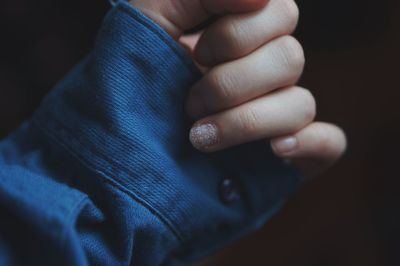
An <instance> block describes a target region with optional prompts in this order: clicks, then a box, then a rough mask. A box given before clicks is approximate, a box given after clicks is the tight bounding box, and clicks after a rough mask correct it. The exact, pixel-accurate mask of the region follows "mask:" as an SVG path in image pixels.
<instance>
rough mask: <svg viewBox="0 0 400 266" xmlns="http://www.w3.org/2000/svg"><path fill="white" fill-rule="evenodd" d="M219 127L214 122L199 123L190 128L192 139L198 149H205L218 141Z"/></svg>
mask: <svg viewBox="0 0 400 266" xmlns="http://www.w3.org/2000/svg"><path fill="white" fill-rule="evenodd" d="M218 139H219V136H218V128H217V126H215V125H214V124H211V123H207V124H199V125H196V126H194V127H193V128H192V130H190V141H191V142H192V144H193V146H194V147H195V148H196V149H199V150H204V149H207V148H210V147H212V146H214V145H215V144H217V143H218Z"/></svg>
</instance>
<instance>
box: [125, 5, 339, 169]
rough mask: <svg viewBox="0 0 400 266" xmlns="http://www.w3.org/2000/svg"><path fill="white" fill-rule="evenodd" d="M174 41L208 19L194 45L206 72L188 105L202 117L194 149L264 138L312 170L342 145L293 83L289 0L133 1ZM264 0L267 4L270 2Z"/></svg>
mask: <svg viewBox="0 0 400 266" xmlns="http://www.w3.org/2000/svg"><path fill="white" fill-rule="evenodd" d="M131 2H132V3H133V5H134V6H136V7H138V8H139V9H141V10H142V11H143V12H144V13H145V14H147V15H148V16H149V17H150V18H152V19H153V20H154V21H155V22H157V23H158V24H159V25H160V26H161V27H163V28H164V29H165V30H166V31H167V32H168V33H170V34H171V35H172V36H173V37H174V38H175V39H176V40H178V39H179V38H180V37H181V35H182V33H183V32H184V31H185V30H187V29H191V28H192V27H194V26H196V25H198V24H199V23H201V22H203V21H205V20H207V19H208V18H210V17H211V16H214V15H218V16H220V18H219V19H218V20H217V21H216V22H215V23H213V24H212V25H211V26H209V27H208V28H207V29H206V30H205V32H204V33H203V34H202V36H201V38H200V40H199V41H198V43H197V44H196V45H195V46H194V52H193V54H194V58H195V60H196V61H197V62H198V63H200V64H202V65H205V66H207V67H209V68H210V70H209V71H208V72H207V73H206V74H205V75H204V77H203V79H202V80H201V81H200V82H198V83H197V84H196V85H195V86H194V87H193V88H192V89H191V91H190V94H189V99H188V104H187V109H188V112H189V114H190V115H191V116H192V117H194V118H197V119H200V120H199V121H198V122H197V123H196V124H195V125H194V127H193V129H192V131H191V135H190V137H191V141H192V143H193V145H194V146H195V147H196V148H198V149H199V150H202V151H205V152H213V151H218V150H221V149H225V148H227V147H231V146H234V145H238V144H242V143H246V142H250V141H254V140H260V139H268V141H270V140H271V139H272V141H271V143H272V147H273V150H274V152H275V153H276V154H277V155H278V156H280V157H282V158H285V159H289V160H291V161H292V162H293V163H294V164H295V165H297V166H298V167H300V168H301V169H302V170H303V171H304V172H305V173H306V174H308V175H313V174H315V173H317V172H319V171H321V170H322V169H324V168H326V167H327V166H330V165H331V164H332V163H334V162H335V161H336V160H337V159H338V158H339V157H340V156H341V155H342V153H343V152H344V150H345V148H346V138H345V136H344V133H343V132H342V130H340V129H339V128H338V127H336V126H334V125H330V124H325V123H315V122H313V121H314V118H315V115H316V104H315V99H314V97H313V96H312V94H311V93H310V92H309V91H308V90H306V89H303V88H300V87H297V86H295V84H296V83H297V81H298V79H299V77H300V76H301V74H302V71H303V67H304V62H305V59H304V53H303V49H302V47H301V45H300V44H299V42H298V41H297V40H296V39H294V38H293V37H290V36H289V35H290V34H291V33H292V32H293V31H294V29H295V27H296V24H297V21H298V9H297V6H296V4H295V2H294V1H293V0H270V1H266V0H164V1H159V0H145V1H142V0H131ZM267 2H268V3H267Z"/></svg>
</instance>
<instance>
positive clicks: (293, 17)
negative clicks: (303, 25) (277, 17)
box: [280, 0, 300, 31]
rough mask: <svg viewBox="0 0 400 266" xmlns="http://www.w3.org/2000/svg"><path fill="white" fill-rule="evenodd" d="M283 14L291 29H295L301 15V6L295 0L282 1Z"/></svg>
mask: <svg viewBox="0 0 400 266" xmlns="http://www.w3.org/2000/svg"><path fill="white" fill-rule="evenodd" d="M280 4H281V8H282V10H283V12H282V13H283V15H284V16H285V20H286V23H287V24H288V26H289V27H290V30H291V31H294V30H295V28H296V26H297V23H298V21H299V17H300V11H299V7H298V6H297V4H296V2H295V1H293V0H283V1H280Z"/></svg>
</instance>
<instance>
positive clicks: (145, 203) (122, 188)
mask: <svg viewBox="0 0 400 266" xmlns="http://www.w3.org/2000/svg"><path fill="white" fill-rule="evenodd" d="M53 120H54V119H53ZM33 122H34V124H35V125H36V126H37V127H38V129H40V131H41V132H42V133H44V134H45V135H47V136H49V137H50V138H51V139H53V141H55V142H56V143H57V144H58V145H60V146H61V147H62V148H63V149H65V150H66V151H67V152H68V153H69V154H70V155H72V157H74V158H75V159H76V160H77V161H78V162H80V163H81V164H82V165H83V166H85V167H86V168H87V169H89V170H90V171H91V172H94V173H96V174H98V175H99V176H100V177H101V178H102V179H103V181H105V182H107V183H108V184H110V185H112V186H113V187H115V188H116V189H118V190H120V191H122V192H124V193H126V194H128V195H129V196H130V197H131V198H133V199H134V200H135V201H136V202H137V203H139V204H141V205H142V206H143V207H145V208H146V209H148V210H149V211H150V212H151V213H152V214H153V215H155V216H156V217H157V218H158V219H159V220H160V221H162V222H163V223H164V224H165V225H166V226H167V227H168V228H169V229H170V230H171V231H172V233H173V234H174V235H175V236H176V237H177V239H179V240H180V241H183V240H184V237H183V236H182V234H181V233H180V232H179V230H178V229H177V227H176V226H175V224H174V223H173V222H172V221H170V220H169V219H168V218H167V217H165V216H164V215H163V214H162V213H161V212H159V211H158V210H157V209H156V208H155V207H153V206H152V204H151V203H149V202H148V201H146V200H145V199H143V198H142V197H140V196H139V194H138V193H137V192H136V191H135V190H134V189H128V188H126V187H125V186H124V185H123V184H121V183H120V182H118V181H117V180H115V179H114V178H112V177H111V176H112V174H111V173H107V172H106V171H105V170H102V169H96V167H95V166H93V165H92V164H91V163H90V161H89V160H87V159H86V158H85V157H84V156H80V155H79V154H78V153H76V152H74V151H73V149H71V148H70V147H69V145H67V144H66V143H64V142H63V141H62V140H59V139H58V138H57V137H56V136H54V135H53V134H51V133H50V132H47V131H46V130H45V129H44V128H43V127H41V125H40V123H39V122H38V121H35V120H34V121H33ZM54 122H56V123H58V124H59V125H61V123H59V122H58V121H56V120H54ZM61 126H62V125H61ZM65 133H66V134H68V137H70V138H71V139H73V140H74V141H76V142H78V143H79V144H80V145H82V146H85V145H83V143H82V142H81V141H79V139H78V138H76V137H75V136H74V135H72V134H69V133H68V132H67V131H65ZM87 152H89V153H91V155H92V156H94V157H97V156H100V157H102V159H104V160H106V161H107V162H109V163H110V164H111V165H113V164H115V162H111V161H109V160H108V159H107V158H105V157H104V156H103V155H102V154H101V153H98V154H95V153H94V152H92V151H91V149H88V150H87ZM118 167H121V168H122V169H121V172H122V173H123V174H125V175H128V176H132V175H133V174H132V173H130V171H127V169H125V167H123V166H121V165H118Z"/></svg>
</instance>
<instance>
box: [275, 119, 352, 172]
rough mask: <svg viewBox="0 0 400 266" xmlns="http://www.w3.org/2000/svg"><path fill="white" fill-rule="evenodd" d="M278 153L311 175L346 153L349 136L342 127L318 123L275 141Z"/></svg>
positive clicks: (276, 152)
mask: <svg viewBox="0 0 400 266" xmlns="http://www.w3.org/2000/svg"><path fill="white" fill-rule="evenodd" d="M271 146H272V148H273V150H274V152H275V154H276V155H277V156H279V157H281V158H284V159H289V160H291V161H292V162H293V164H294V165H296V166H297V167H298V168H300V169H301V170H302V171H303V172H304V173H305V174H306V175H307V176H313V175H316V174H318V173H320V172H321V171H323V170H325V169H327V168H328V167H329V166H331V165H332V164H333V163H335V162H336V161H337V160H338V159H339V158H340V157H341V156H342V155H343V153H344V151H345V150H346V146H347V141H346V136H345V134H344V132H343V130H342V129H340V128H339V127H337V126H335V125H332V124H327V123H321V122H316V123H312V124H310V125H308V126H307V127H305V128H303V129H302V130H300V131H299V132H297V133H295V134H293V135H290V136H285V137H280V138H277V139H273V140H271Z"/></svg>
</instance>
